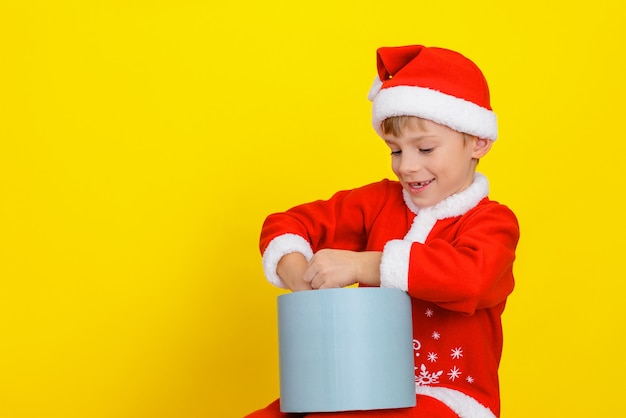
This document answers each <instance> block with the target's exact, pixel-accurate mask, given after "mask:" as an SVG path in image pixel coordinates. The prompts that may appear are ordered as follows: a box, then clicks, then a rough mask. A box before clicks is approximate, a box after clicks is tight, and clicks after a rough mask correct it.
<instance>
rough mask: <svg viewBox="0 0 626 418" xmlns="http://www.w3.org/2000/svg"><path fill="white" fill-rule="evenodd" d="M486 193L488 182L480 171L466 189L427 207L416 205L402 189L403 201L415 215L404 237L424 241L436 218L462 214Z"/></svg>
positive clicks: (409, 239) (414, 240)
mask: <svg viewBox="0 0 626 418" xmlns="http://www.w3.org/2000/svg"><path fill="white" fill-rule="evenodd" d="M488 194H489V182H488V181H487V177H485V176H484V175H482V174H480V173H475V174H474V181H473V182H472V184H470V185H469V187H468V188H467V189H465V190H463V191H461V192H459V193H455V194H453V195H452V196H449V197H447V198H446V199H444V200H442V201H441V202H439V203H437V204H436V205H435V206H431V207H427V208H420V207H418V206H416V205H415V203H413V201H412V200H411V197H410V196H409V194H408V192H407V191H406V190H404V189H403V190H402V196H403V197H404V203H406V205H407V207H408V208H409V209H410V210H411V212H413V213H414V214H415V215H417V216H416V217H415V219H414V220H413V224H412V225H411V229H410V230H409V232H407V234H406V236H405V237H404V239H405V240H408V241H412V242H421V243H424V242H425V241H426V237H427V236H428V234H429V233H430V230H431V229H432V227H433V226H434V225H435V222H437V220H439V219H446V218H452V217H455V216H460V215H463V214H464V213H465V212H467V211H468V210H470V209H472V208H473V207H475V206H476V205H477V204H478V202H480V201H481V200H482V199H483V198H485V197H487V195H488Z"/></svg>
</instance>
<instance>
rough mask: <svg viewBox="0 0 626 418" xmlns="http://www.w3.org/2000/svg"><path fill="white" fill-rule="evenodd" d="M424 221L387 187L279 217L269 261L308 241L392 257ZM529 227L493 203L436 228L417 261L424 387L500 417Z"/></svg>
mask: <svg viewBox="0 0 626 418" xmlns="http://www.w3.org/2000/svg"><path fill="white" fill-rule="evenodd" d="M414 218H415V214H414V213H413V212H411V210H410V209H409V208H408V207H407V206H406V204H405V202H404V200H403V197H402V187H401V185H400V184H399V183H397V182H393V181H389V180H383V181H381V182H378V183H374V184H370V185H367V186H364V187H361V188H358V189H355V190H350V191H342V192H338V193H337V194H335V195H334V196H333V197H332V198H331V199H329V200H327V201H316V202H312V203H309V204H305V205H300V206H297V207H295V208H292V209H290V210H288V211H287V212H284V213H278V214H273V215H270V216H269V217H268V218H267V219H266V222H265V224H264V226H263V229H262V232H261V240H260V248H261V251H262V252H264V251H265V249H266V247H267V246H268V244H269V243H270V242H271V241H272V240H273V239H274V238H276V237H278V236H281V235H284V234H286V233H292V234H298V235H300V236H302V237H303V238H305V239H306V240H307V241H308V242H309V243H310V245H311V247H312V249H313V252H317V251H319V250H320V249H323V248H335V249H346V250H353V251H366V250H371V251H383V249H384V246H385V244H386V243H387V242H389V241H390V240H394V239H402V238H403V237H404V236H405V234H406V233H407V231H409V229H410V228H411V225H412V222H413V220H414ZM518 238H519V227H518V224H517V220H516V218H515V215H514V214H513V213H512V212H511V211H510V210H509V209H508V208H507V207H506V206H503V205H501V204H499V203H497V202H494V201H491V200H489V199H488V198H484V199H483V200H482V201H480V203H479V204H478V205H477V206H475V207H474V208H472V209H470V210H469V211H467V212H466V213H464V214H463V215H461V216H457V217H453V218H448V219H442V220H439V221H437V222H436V224H435V225H434V227H433V228H432V230H431V231H430V233H429V235H428V237H427V239H426V241H425V242H424V244H421V243H416V242H415V243H413V244H412V246H411V251H410V259H409V260H408V265H409V273H408V292H409V294H410V296H411V298H412V309H413V337H414V348H415V369H416V370H415V375H416V383H417V384H418V385H428V386H433V387H436V386H441V387H446V388H450V389H455V390H457V391H460V392H463V393H464V394H466V395H468V396H470V397H471V398H473V399H475V400H477V401H478V402H479V403H480V404H482V405H484V406H486V407H487V408H489V409H490V410H491V411H492V412H493V413H494V414H495V415H496V416H499V413H500V412H499V411H500V398H499V384H498V366H499V362H500V356H501V352H502V329H501V314H502V311H503V309H504V306H505V303H506V298H507V296H508V295H509V294H510V292H511V291H512V290H513V286H514V279H513V273H512V266H513V261H514V259H515V248H516V245H517V241H518Z"/></svg>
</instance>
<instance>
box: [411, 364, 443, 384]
mask: <svg viewBox="0 0 626 418" xmlns="http://www.w3.org/2000/svg"><path fill="white" fill-rule="evenodd" d="M415 370H417V367H416V368H415ZM442 374H443V370H439V371H438V372H433V373H431V372H429V371H428V369H427V368H426V366H425V365H424V364H422V365H421V366H420V373H419V375H415V385H416V386H426V385H434V384H437V383H439V377H440V376H441V375H442Z"/></svg>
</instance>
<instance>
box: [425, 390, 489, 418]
mask: <svg viewBox="0 0 626 418" xmlns="http://www.w3.org/2000/svg"><path fill="white" fill-rule="evenodd" d="M415 393H416V394H418V395H426V396H430V397H431V398H435V399H437V400H439V401H441V402H443V403H444V404H445V405H446V406H447V407H448V408H450V409H452V410H453V411H454V412H456V414H457V415H458V416H459V418H496V416H495V415H494V413H493V412H492V411H491V409H489V408H487V407H486V406H484V405H483V404H481V403H480V402H478V401H477V400H476V399H474V398H472V397H471V396H468V395H466V394H465V393H463V392H460V391H458V390H454V389H450V388H444V387H433V386H417V385H416V386H415Z"/></svg>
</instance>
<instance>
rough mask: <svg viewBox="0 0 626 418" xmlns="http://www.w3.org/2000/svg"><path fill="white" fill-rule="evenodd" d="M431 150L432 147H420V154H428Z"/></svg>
mask: <svg viewBox="0 0 626 418" xmlns="http://www.w3.org/2000/svg"><path fill="white" fill-rule="evenodd" d="M432 151H433V149H432V148H420V152H421V153H422V154H430V153H431V152H432Z"/></svg>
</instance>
